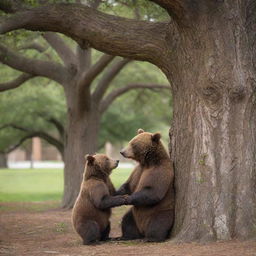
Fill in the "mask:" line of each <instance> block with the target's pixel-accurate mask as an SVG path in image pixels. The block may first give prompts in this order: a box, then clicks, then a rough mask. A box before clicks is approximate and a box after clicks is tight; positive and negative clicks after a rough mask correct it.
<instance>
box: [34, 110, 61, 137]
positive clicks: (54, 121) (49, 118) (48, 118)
mask: <svg viewBox="0 0 256 256" xmlns="http://www.w3.org/2000/svg"><path fill="white" fill-rule="evenodd" d="M38 115H39V116H40V117H41V118H43V119H44V120H46V121H47V122H48V123H51V124H53V125H54V126H55V127H56V129H57V131H58V133H59V135H60V138H61V139H62V140H64V139H65V133H66V132H65V128H64V126H63V124H62V123H61V122H60V121H59V120H57V119H56V118H54V117H52V116H47V114H45V113H38Z"/></svg>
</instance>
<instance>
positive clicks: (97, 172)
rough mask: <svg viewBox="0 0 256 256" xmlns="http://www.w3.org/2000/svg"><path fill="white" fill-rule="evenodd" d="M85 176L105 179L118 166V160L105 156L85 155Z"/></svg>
mask: <svg viewBox="0 0 256 256" xmlns="http://www.w3.org/2000/svg"><path fill="white" fill-rule="evenodd" d="M85 159H86V161H87V162H86V167H87V168H86V174H85V175H86V176H91V175H93V176H97V177H107V176H109V175H110V173H111V171H112V170H113V169H115V168H116V167H117V166H118V163H119V160H114V159H111V158H109V157H108V156H107V155H105V154H95V155H86V156H85Z"/></svg>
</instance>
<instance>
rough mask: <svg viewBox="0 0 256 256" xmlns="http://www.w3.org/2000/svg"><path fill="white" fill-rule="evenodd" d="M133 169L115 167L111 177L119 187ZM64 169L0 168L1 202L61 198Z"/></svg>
mask: <svg viewBox="0 0 256 256" xmlns="http://www.w3.org/2000/svg"><path fill="white" fill-rule="evenodd" d="M130 172H131V169H119V168H118V169H115V170H113V173H112V175H111V179H112V181H113V183H114V185H115V186H116V187H119V186H120V185H121V184H122V183H123V182H125V180H126V179H127V178H128V176H129V174H130ZM62 192H63V170H62V169H19V170H17V169H0V202H34V201H46V200H60V199H61V196H62Z"/></svg>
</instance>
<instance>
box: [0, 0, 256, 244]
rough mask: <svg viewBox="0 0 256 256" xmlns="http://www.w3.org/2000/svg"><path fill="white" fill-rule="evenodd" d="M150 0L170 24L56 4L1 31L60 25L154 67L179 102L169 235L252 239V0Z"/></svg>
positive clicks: (255, 67)
mask: <svg viewBox="0 0 256 256" xmlns="http://www.w3.org/2000/svg"><path fill="white" fill-rule="evenodd" d="M152 2H155V3H156V4H158V5H160V6H162V7H163V8H164V9H165V10H166V11H167V12H168V13H169V15H170V20H168V21H166V22H161V23H158V22H147V21H137V20H132V19H126V18H121V17H117V16H112V15H108V14H105V13H102V12H99V11H97V10H94V9H92V8H89V7H86V6H83V5H80V4H53V5H46V6H42V7H38V8H34V9H29V10H25V11H23V12H20V13H17V14H16V15H14V16H11V17H10V18H8V19H6V20H5V21H3V22H2V23H1V25H0V32H1V33H6V32H8V31H12V30H15V29H20V28H24V29H28V30H34V31H36V30H40V31H55V32H56V31H57V32H60V33H63V34H65V35H67V36H69V37H71V38H73V39H74V40H76V41H77V42H78V44H79V45H80V46H81V47H82V48H86V47H87V46H88V45H89V46H90V47H93V48H96V49H98V50H100V51H103V52H106V53H107V54H111V55H120V56H122V57H125V58H131V59H136V60H143V61H149V62H151V63H153V64H155V65H157V66H158V67H159V68H160V69H161V70H162V71H163V72H164V73H165V75H166V76H167V78H168V79H169V81H170V83H171V85H172V93H173V103H174V106H173V107H174V116H173V124H172V129H171V132H170V136H171V157H172V159H173V161H174V168H175V175H176V176H175V189H176V216H175V225H174V230H173V234H174V235H175V236H176V237H177V238H178V239H182V240H197V239H198V240H202V241H206V240H215V239H230V238H234V237H236V238H243V239H246V238H251V237H255V233H256V171H255V163H256V141H255V139H256V137H255V132H256V113H255V112H256V111H255V110H256V105H255V102H256V101H255V100H256V98H255V88H256V63H255V60H256V45H255V38H256V37H255V35H256V30H255V27H256V1H255V0H243V1H242V0H197V1H194V0H152ZM75 103H76V102H73V104H75ZM78 114H79V113H78Z"/></svg>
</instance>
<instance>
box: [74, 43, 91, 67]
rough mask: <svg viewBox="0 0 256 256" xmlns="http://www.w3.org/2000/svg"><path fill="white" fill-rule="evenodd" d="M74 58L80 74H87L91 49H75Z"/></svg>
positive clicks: (78, 47)
mask: <svg viewBox="0 0 256 256" xmlns="http://www.w3.org/2000/svg"><path fill="white" fill-rule="evenodd" d="M76 57H77V60H78V69H79V71H80V72H87V71H88V70H89V68H90V67H91V63H92V49H91V48H89V47H88V48H85V49H82V48H81V47H80V46H79V45H77V47H76Z"/></svg>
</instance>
